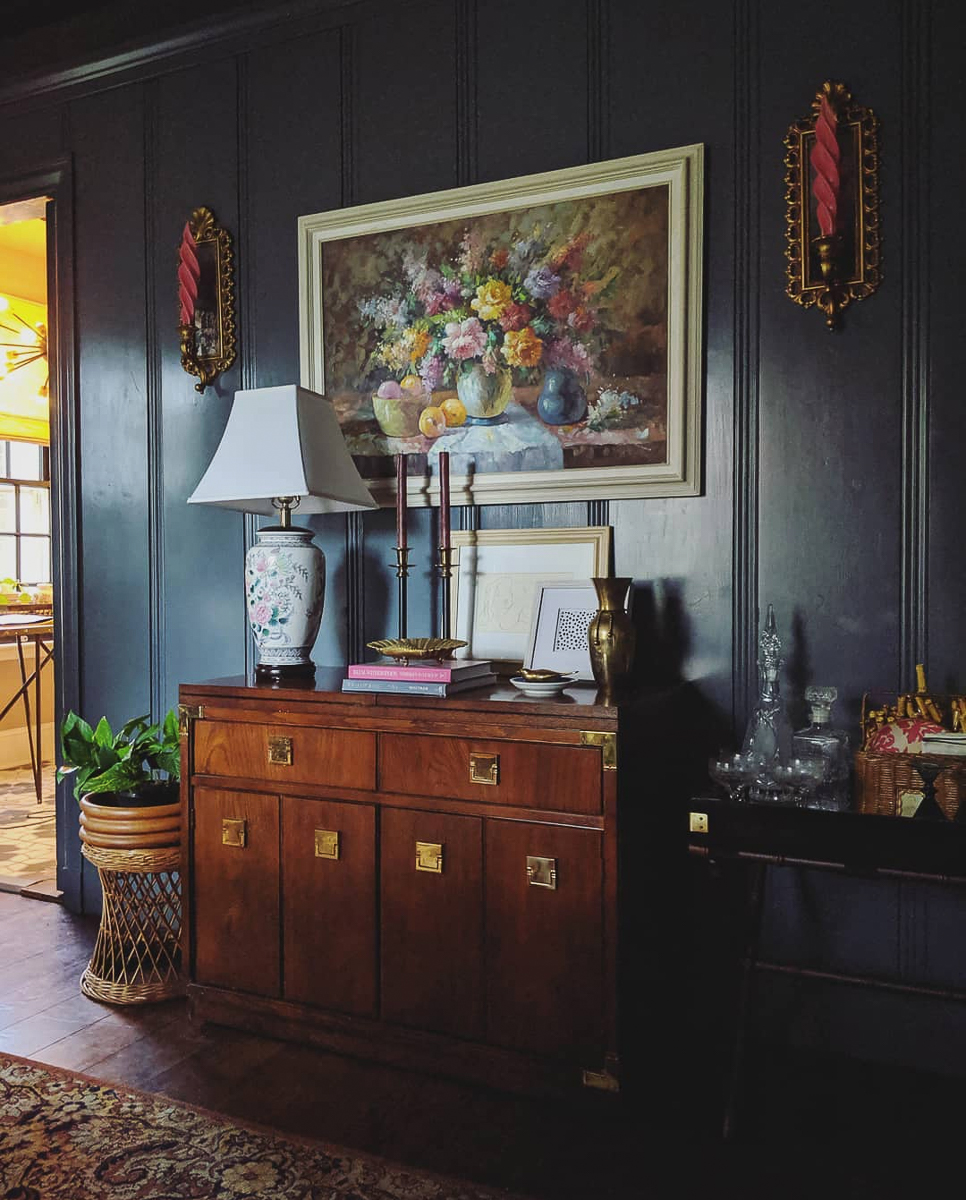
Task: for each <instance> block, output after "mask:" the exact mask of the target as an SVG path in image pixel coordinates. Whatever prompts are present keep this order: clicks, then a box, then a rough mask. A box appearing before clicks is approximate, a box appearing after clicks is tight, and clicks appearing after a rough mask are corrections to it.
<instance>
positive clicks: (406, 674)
mask: <svg viewBox="0 0 966 1200" xmlns="http://www.w3.org/2000/svg"><path fill="white" fill-rule="evenodd" d="M349 678H350V679H415V680H418V681H421V682H423V683H449V682H450V679H451V678H452V673H451V671H450V669H449V667H393V666H379V665H378V664H375V663H371V664H370V663H353V664H352V665H351V666H350V667H349Z"/></svg>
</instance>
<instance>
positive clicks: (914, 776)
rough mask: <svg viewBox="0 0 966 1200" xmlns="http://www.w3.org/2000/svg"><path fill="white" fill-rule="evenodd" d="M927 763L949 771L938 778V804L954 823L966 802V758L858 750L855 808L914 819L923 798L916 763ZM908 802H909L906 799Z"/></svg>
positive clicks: (856, 757) (950, 755)
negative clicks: (959, 810)
mask: <svg viewBox="0 0 966 1200" xmlns="http://www.w3.org/2000/svg"><path fill="white" fill-rule="evenodd" d="M923 759H925V760H926V761H927V762H934V763H939V764H940V765H941V766H943V767H947V768H949V769H948V770H945V771H943V773H942V774H941V775H939V776H938V777H937V778H936V801H937V803H938V804H939V807H940V808H941V809H942V810H943V813H944V814H945V815H946V817H947V818H948V819H949V820H950V821H951V820H952V819H953V818H954V817H955V816H956V810H957V809H958V808H959V805H960V802H961V801H962V800H963V799H966V758H963V757H960V756H957V755H952V754H894V753H882V752H880V751H876V750H858V751H857V752H856V755H855V806H856V808H857V809H858V810H859V812H863V813H878V814H879V815H880V816H886V817H903V816H912V815H913V813H914V812H915V809H916V806H917V805H918V802H919V800H921V799H922V795H923V783H922V779H921V778H920V777H919V773H918V771H917V770H916V763H917V762H921V761H922V760H923ZM904 798H905V799H904Z"/></svg>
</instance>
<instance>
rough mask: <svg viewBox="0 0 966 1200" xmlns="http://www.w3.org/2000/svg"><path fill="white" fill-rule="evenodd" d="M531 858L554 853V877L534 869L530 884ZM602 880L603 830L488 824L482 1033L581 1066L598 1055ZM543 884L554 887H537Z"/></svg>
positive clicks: (601, 1032)
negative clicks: (484, 1001)
mask: <svg viewBox="0 0 966 1200" xmlns="http://www.w3.org/2000/svg"><path fill="white" fill-rule="evenodd" d="M531 856H532V857H536V858H540V859H550V860H552V863H551V864H546V866H547V868H550V867H552V868H553V870H554V876H553V878H552V879H550V878H549V877H548V876H547V875H543V876H541V874H540V872H539V870H538V872H537V873H536V874H535V876H534V879H533V881H532V882H531V879H530V877H529V876H528V873H527V859H528V857H531ZM602 880H603V871H602V865H601V834H599V833H597V832H595V831H593V830H588V829H570V828H563V827H557V826H553V825H538V824H527V823H524V822H519V823H518V822H514V821H496V820H491V821H487V822H486V883H485V893H486V980H487V1013H486V1036H487V1040H488V1041H490V1042H494V1043H496V1044H498V1045H502V1046H510V1047H513V1048H514V1049H519V1050H529V1051H532V1052H534V1053H538V1054H550V1055H561V1056H564V1057H568V1058H571V1057H572V1058H574V1059H575V1060H578V1061H579V1062H580V1063H581V1065H584V1066H586V1065H587V1063H593V1062H595V1061H598V1060H599V1056H600V1053H601V1051H602V1049H603V1046H604V1006H603V970H604V949H603V919H602V903H603V898H602V891H601V888H602ZM548 882H549V883H553V885H554V886H553V887H547V886H540V884H541V883H544V884H545V883H548ZM595 1054H596V1058H595Z"/></svg>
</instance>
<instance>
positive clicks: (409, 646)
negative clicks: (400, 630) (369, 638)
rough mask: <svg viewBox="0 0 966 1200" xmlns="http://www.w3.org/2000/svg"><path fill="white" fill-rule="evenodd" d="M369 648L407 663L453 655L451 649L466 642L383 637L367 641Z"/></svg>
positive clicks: (451, 639)
mask: <svg viewBox="0 0 966 1200" xmlns="http://www.w3.org/2000/svg"><path fill="white" fill-rule="evenodd" d="M366 645H367V646H368V647H369V649H370V650H378V651H379V653H380V654H384V655H385V656H386V658H394V659H395V660H396V662H401V663H407V662H412V661H413V660H414V659H420V658H435V659H438V660H440V661H441V660H443V659H446V658H452V657H453V651H454V650H458V649H459V648H460V646H465V645H466V642H461V641H459V640H458V639H457V638H383V639H382V640H381V641H378V642H367V643H366Z"/></svg>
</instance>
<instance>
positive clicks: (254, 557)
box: [245, 526, 325, 680]
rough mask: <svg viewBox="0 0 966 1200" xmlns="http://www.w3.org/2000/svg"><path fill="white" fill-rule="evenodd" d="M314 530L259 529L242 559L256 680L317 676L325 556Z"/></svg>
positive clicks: (275, 527)
mask: <svg viewBox="0 0 966 1200" xmlns="http://www.w3.org/2000/svg"><path fill="white" fill-rule="evenodd" d="M312 536H313V535H312V530H311V529H301V528H298V527H297V526H292V527H291V528H288V529H281V528H279V527H278V526H270V527H268V528H266V529H260V530H259V531H258V534H257V541H256V543H255V545H254V546H252V548H251V549H250V550H249V551H248V554H247V555H246V556H245V594H246V599H247V603H248V620H249V623H250V625H251V630H252V636H253V637H254V639H255V645H256V647H257V649H258V663H257V665H256V668H255V672H256V675H257V676H258V677H259V678H268V679H273V680H280V679H289V678H305V677H306V676H309V675H312V674H313V673H314V672H315V664H314V663H313V662H312V658H311V654H312V647H313V646H314V645H315V639H316V637H317V636H318V633H319V625H320V623H321V621H322V605H323V601H324V598H325V556H324V555H323V553H322V551H321V550H320V549H319V548H318V546H316V545H315V544H314V543H313V541H312Z"/></svg>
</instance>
